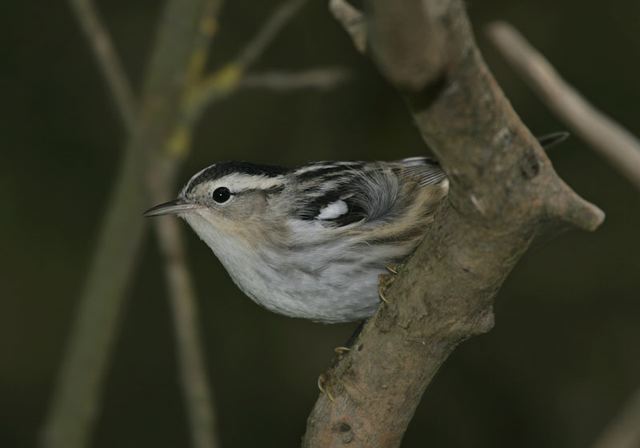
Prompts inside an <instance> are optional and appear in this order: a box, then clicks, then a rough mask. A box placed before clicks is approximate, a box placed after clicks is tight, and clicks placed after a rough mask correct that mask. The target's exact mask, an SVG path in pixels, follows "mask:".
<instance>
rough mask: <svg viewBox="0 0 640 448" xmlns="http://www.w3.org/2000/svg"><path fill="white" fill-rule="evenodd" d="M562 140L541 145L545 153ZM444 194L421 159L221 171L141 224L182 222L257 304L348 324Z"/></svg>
mask: <svg viewBox="0 0 640 448" xmlns="http://www.w3.org/2000/svg"><path fill="white" fill-rule="evenodd" d="M566 137H567V134H566V133H555V134H549V135H545V136H542V137H540V138H539V140H540V143H541V144H542V145H543V146H545V147H550V146H553V145H555V144H557V143H559V142H561V141H563V140H564V139H566ZM448 186H449V184H448V181H447V179H446V177H445V174H444V172H443V171H442V170H441V169H440V167H439V166H438V164H437V163H436V162H434V161H433V160H430V159H427V158H424V157H414V158H411V159H404V160H399V161H395V162H316V163H310V164H308V165H304V166H301V167H299V168H295V169H288V168H282V167H275V166H265V165H257V164H252V163H245V162H223V163H216V164H214V165H211V166H210V167H208V168H206V169H204V170H202V171H200V172H199V173H197V174H196V175H195V176H193V177H192V178H191V180H189V182H188V183H187V185H186V186H185V187H184V188H183V189H182V191H181V193H180V195H179V197H178V199H176V200H175V201H171V202H169V203H166V204H161V205H159V206H157V207H154V208H152V209H150V210H148V211H147V215H148V216H155V215H162V214H169V213H171V214H177V215H179V216H181V217H182V218H184V219H185V220H186V221H187V222H188V223H189V225H190V226H191V227H192V228H193V229H194V230H195V231H196V233H197V234H198V235H199V236H200V237H201V238H202V239H203V240H204V241H205V242H206V243H207V245H208V246H209V247H210V248H211V249H212V250H213V252H214V253H215V254H216V256H217V257H218V258H219V259H220V261H221V262H222V264H223V265H224V266H225V268H226V269H227V272H228V273H229V275H230V276H231V277H232V278H233V280H234V281H235V283H236V284H237V285H238V286H239V287H240V289H242V291H244V292H245V293H246V294H247V295H248V296H249V297H251V298H252V299H253V300H254V301H256V302H257V303H259V304H260V305H262V306H264V307H266V308H268V309H270V310H272V311H275V312H277V313H281V314H285V315H288V316H294V317H302V318H307V319H312V320H315V321H321V322H329V323H330V322H347V321H354V320H360V319H364V318H366V317H368V316H370V315H371V314H373V313H374V311H375V310H376V308H377V306H378V304H379V297H378V288H377V285H378V276H379V275H380V274H383V273H385V272H386V266H388V265H391V264H396V263H399V262H402V261H403V260H404V259H405V258H406V257H407V256H408V255H409V254H410V253H411V252H412V251H413V250H414V249H415V247H416V246H417V245H418V243H419V242H420V240H421V239H422V238H423V236H424V234H425V231H427V226H428V224H429V222H430V221H431V219H432V217H433V213H434V210H435V208H436V207H437V206H438V204H440V203H441V201H442V200H443V199H444V198H445V196H446V195H447V191H448Z"/></svg>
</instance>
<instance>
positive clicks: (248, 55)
mask: <svg viewBox="0 0 640 448" xmlns="http://www.w3.org/2000/svg"><path fill="white" fill-rule="evenodd" d="M306 2H307V0H286V1H285V2H283V3H282V4H281V5H280V6H278V8H276V10H275V11H274V12H273V13H272V14H271V16H270V17H269V18H268V19H267V20H266V21H265V22H264V24H262V26H261V27H260V29H259V30H258V32H257V33H256V35H255V36H254V37H253V39H251V40H250V41H249V43H248V44H247V45H246V46H245V47H244V49H243V50H242V51H241V52H240V55H239V56H238V57H237V58H236V59H235V61H234V62H235V64H236V65H237V66H238V67H242V68H245V69H246V68H248V67H250V66H252V65H253V64H255V62H256V61H257V60H258V58H259V57H260V56H262V54H263V53H264V51H265V50H266V49H267V47H268V46H269V45H270V44H271V43H272V42H273V40H274V39H275V38H276V36H277V35H278V34H280V31H282V29H283V28H284V27H285V25H286V24H287V23H289V21H290V20H291V19H293V17H294V16H295V15H296V14H297V13H298V12H299V11H300V9H301V8H302V6H303V5H304V4H305V3H306Z"/></svg>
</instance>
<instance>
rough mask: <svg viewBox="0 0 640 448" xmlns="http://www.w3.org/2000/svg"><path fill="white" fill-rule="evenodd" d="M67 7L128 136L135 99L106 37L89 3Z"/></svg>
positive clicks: (81, 0)
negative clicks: (102, 78) (88, 46)
mask: <svg viewBox="0 0 640 448" xmlns="http://www.w3.org/2000/svg"><path fill="white" fill-rule="evenodd" d="M69 4H70V5H71V8H72V9H73V12H74V13H75V15H76V18H77V20H78V23H79V24H80V26H81V27H82V31H84V34H85V36H86V37H87V40H88V41H89V43H90V44H91V49H92V50H93V53H94V54H95V58H96V61H97V62H98V64H99V65H100V71H101V72H102V74H103V75H104V77H105V80H106V82H107V85H108V86H109V90H110V91H111V98H112V99H113V101H114V103H115V106H116V111H117V112H118V114H119V115H120V117H121V118H122V122H123V123H124V126H125V128H126V129H127V131H129V132H131V131H132V130H133V126H134V125H135V121H136V107H135V99H134V95H133V91H132V89H131V85H130V84H129V81H128V80H127V75H126V73H125V71H124V68H123V67H122V63H121V62H120V58H118V54H117V53H116V51H115V49H114V48H113V43H112V42H111V39H110V37H109V33H108V32H107V30H106V29H105V27H104V26H103V25H102V21H101V20H100V16H99V14H98V11H97V10H96V8H95V5H94V4H93V1H92V0H69Z"/></svg>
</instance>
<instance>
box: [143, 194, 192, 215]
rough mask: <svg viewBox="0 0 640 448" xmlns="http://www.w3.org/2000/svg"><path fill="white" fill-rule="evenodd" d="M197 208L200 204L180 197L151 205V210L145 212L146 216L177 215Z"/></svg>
mask: <svg viewBox="0 0 640 448" xmlns="http://www.w3.org/2000/svg"><path fill="white" fill-rule="evenodd" d="M196 208H199V206H198V204H193V203H190V202H186V201H185V200H184V199H180V198H178V199H174V200H173V201H169V202H165V203H164V204H160V205H156V206H155V207H151V208H150V209H149V210H147V211H146V212H144V216H147V217H149V216H161V215H176V214H178V213H183V212H188V211H190V210H194V209H196Z"/></svg>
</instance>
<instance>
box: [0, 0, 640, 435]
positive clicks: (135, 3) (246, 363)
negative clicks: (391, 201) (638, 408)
mask: <svg viewBox="0 0 640 448" xmlns="http://www.w3.org/2000/svg"><path fill="white" fill-rule="evenodd" d="M161 3H162V2H158V1H152V0H110V1H106V0H103V1H100V2H99V5H98V6H99V7H100V10H101V11H102V13H103V16H104V19H105V21H106V22H107V24H108V26H109V27H110V30H111V31H112V34H113V36H114V39H115V43H116V46H117V48H118V50H119V51H120V53H121V55H122V57H123V59H124V62H125V65H126V67H127V70H128V73H129V74H130V76H131V78H132V79H133V81H134V83H135V85H136V87H137V88H139V87H140V83H141V80H142V76H143V69H144V67H145V64H146V62H147V55H148V51H149V49H150V47H151V45H152V44H153V36H154V27H155V24H156V22H157V19H158V15H159V12H160V8H161ZM276 4H277V3H276V2H275V1H272V0H270V1H263V2H250V1H249V0H238V1H234V2H230V1H229V2H226V5H225V7H224V10H223V13H222V15H221V18H220V21H221V29H220V32H219V34H218V38H217V39H216V41H215V43H214V46H213V48H212V55H213V60H212V66H213V67H215V66H219V65H220V64H222V63H224V62H225V61H227V60H228V59H229V58H230V57H231V56H233V55H234V54H235V52H236V51H237V50H238V49H239V48H241V47H242V45H243V43H244V42H245V41H246V40H247V39H248V38H249V37H250V36H251V35H252V33H253V32H254V31H255V29H256V28H257V27H258V26H259V24H261V23H262V21H263V20H264V18H265V17H266V16H267V15H268V14H269V12H270V11H271V10H272V9H273V7H274V6H275V5H276ZM469 11H470V15H471V18H472V21H473V24H474V26H475V29H476V33H477V34H478V37H479V42H480V45H481V48H482V50H483V52H484V53H485V56H486V58H487V60H488V62H489V64H490V66H491V67H492V69H493V70H494V72H495V74H496V76H497V78H498V80H499V81H500V83H501V84H502V86H503V88H504V89H505V90H506V92H507V95H508V96H509V97H510V99H511V101H512V103H513V104H514V106H515V108H516V110H517V111H518V112H519V113H520V115H521V116H522V117H523V119H524V120H525V122H526V123H527V124H528V125H529V126H530V128H531V129H532V130H533V131H534V132H535V133H538V134H543V133H546V132H551V131H557V130H561V129H564V127H563V125H562V124H561V123H559V122H557V121H556V120H555V119H554V118H553V117H552V116H551V114H550V113H549V112H548V111H547V110H546V109H545V107H544V106H543V105H542V104H541V103H540V102H539V101H538V100H537V99H536V98H535V96H534V95H533V94H532V93H531V92H530V91H529V90H528V89H527V88H526V86H525V85H524V84H523V83H522V82H521V81H520V80H519V79H518V78H517V77H516V76H515V75H514V74H513V72H511V71H510V70H509V69H508V68H507V66H506V65H505V64H504V63H503V61H502V60H501V59H500V57H499V56H498V55H497V54H496V52H495V51H494V50H493V49H492V48H490V46H489V45H488V44H487V42H486V40H485V39H484V38H483V36H482V29H483V26H484V25H485V24H487V23H488V22H489V21H491V20H495V19H504V20H508V21H510V22H511V23H513V24H514V25H515V26H516V27H518V28H519V29H520V30H521V31H522V32H523V33H524V35H525V36H527V37H528V38H529V39H530V41H531V42H532V43H533V44H534V45H535V46H536V47H537V48H538V49H540V50H541V51H542V52H543V53H544V54H545V55H546V56H547V57H548V58H549V59H550V60H551V62H552V63H553V64H554V65H555V66H556V68H557V69H558V70H559V71H560V72H561V73H562V74H563V75H564V76H565V78H566V79H568V80H569V81H570V82H571V83H573V85H574V86H576V87H577V89H578V90H580V91H581V92H582V93H583V94H584V95H585V96H586V97H587V98H589V99H590V100H591V101H592V102H593V103H594V104H596V105H597V106H598V107H600V108H601V109H602V110H604V111H606V112H608V113H609V114H610V115H611V116H613V117H614V118H615V119H616V120H618V121H619V122H620V123H622V124H623V125H624V126H626V127H628V128H629V129H630V130H631V131H632V132H633V133H635V134H636V135H640V113H639V112H638V110H639V109H638V104H639V103H640V89H639V88H638V80H639V79H640V34H638V30H639V29H640V3H639V2H637V1H632V0H613V1H609V2H605V3H602V2H596V1H584V0H565V1H551V0H544V1H541V0H527V1H519V2H510V1H507V0H491V1H488V0H487V1H483V2H469ZM0 21H1V25H0V30H1V31H0V33H2V42H3V43H2V46H1V47H0V61H1V62H0V67H1V70H0V85H1V89H2V93H1V95H2V96H1V97H2V106H1V108H0V114H1V116H0V129H1V132H0V139H1V141H2V149H1V150H0V203H1V204H2V211H1V212H0V216H1V219H0V234H1V235H2V240H1V243H0V248H1V253H2V256H1V257H0V278H1V284H0V288H1V289H0V291H1V293H0V294H1V299H0V446H3V447H23V446H32V445H34V444H35V442H36V439H37V434H38V430H39V428H40V426H41V424H42V420H43V417H44V413H45V410H46V405H47V403H48V400H49V398H50V394H51V390H52V386H53V379H54V377H55V374H56V373H57V369H58V367H59V363H60V360H61V356H62V353H63V350H64V347H65V341H66V337H67V334H68V330H69V328H70V324H71V322H72V320H73V318H74V311H75V308H76V305H77V300H78V297H79V293H80V291H81V287H82V284H83V281H84V278H85V274H86V272H87V270H88V264H89V261H90V259H91V254H92V251H93V248H94V245H95V238H96V235H97V231H98V229H99V225H100V221H101V219H102V216H103V213H104V211H105V207H106V201H107V198H108V194H109V191H110V187H111V185H112V183H113V180H114V176H115V175H116V173H117V168H118V166H119V164H118V162H119V159H120V156H121V155H122V150H123V142H124V141H125V133H124V130H123V128H122V126H121V124H120V121H119V119H118V117H117V115H116V114H115V113H114V108H113V107H112V103H111V101H110V98H109V97H108V94H107V90H106V88H105V84H104V82H103V79H102V77H101V75H100V73H99V72H98V69H97V65H96V63H95V61H94V58H93V56H92V54H91V52H90V50H89V47H88V45H87V43H86V41H85V39H84V37H83V35H82V34H81V32H80V31H79V29H78V26H77V23H76V21H75V20H74V17H73V16H72V14H71V13H70V11H69V8H68V6H67V4H66V2H60V1H58V2H35V1H22V2H19V1H13V2H11V1H9V2H3V5H2V14H1V15H0ZM329 65H332V66H334V65H342V66H345V67H348V68H349V69H350V70H351V71H352V72H353V75H354V77H353V80H352V81H351V82H350V83H348V84H345V85H342V86H340V87H338V88H336V89H334V90H331V91H328V92H319V91H312V90H307V91H295V93H287V94H277V93H273V92H265V91H244V92H240V93H238V94H236V95H234V96H232V97H231V98H229V99H227V100H225V101H224V102H221V103H218V104H216V105H215V106H214V107H213V108H211V109H210V110H209V111H208V112H207V113H206V115H205V116H204V118H203V120H202V121H201V123H200V126H199V128H198V132H197V135H196V139H195V142H194V150H193V153H192V155H191V157H190V159H189V160H188V162H187V163H186V165H185V167H184V170H183V171H182V174H181V176H180V178H181V181H184V180H187V179H188V178H189V177H190V175H191V174H192V173H194V172H195V171H196V170H198V169H200V168H202V167H203V166H205V165H207V164H209V163H211V162H213V161H216V160H220V159H241V160H251V161H256V162H263V163H276V164H287V165H295V164H299V163H303V162H305V161H310V160H317V159H332V158H348V159H376V158H382V159H390V158H399V157H404V156H411V155H417V154H421V153H423V152H424V151H425V148H424V146H423V144H422V142H421V140H420V138H419V136H418V133H417V131H416V130H415V129H414V127H413V125H412V123H411V119H410V117H409V115H408V114H407V111H406V110H405V107H404V105H403V103H402V101H401V100H400V98H399V97H398V95H397V94H396V92H395V91H393V90H392V89H391V88H390V87H389V86H388V85H386V84H385V82H384V81H383V80H382V79H381V78H380V76H379V75H378V74H377V73H376V71H375V70H374V69H373V67H372V65H371V64H370V63H369V62H368V61H367V60H366V59H365V58H363V57H361V56H359V55H358V54H356V52H355V51H354V49H353V46H352V45H351V42H350V41H349V40H348V38H347V36H346V35H345V33H344V32H343V31H342V29H341V28H340V27H339V26H338V25H337V24H336V23H335V22H334V20H333V19H332V17H331V16H330V15H329V13H328V12H327V9H326V2H325V1H314V2H310V3H309V4H308V5H307V6H306V7H305V8H304V10H303V11H302V13H301V14H300V15H299V16H297V17H296V19H295V20H294V21H293V22H292V23H291V24H290V25H289V26H287V28H286V29H285V30H284V32H283V33H282V34H281V35H280V36H279V37H278V39H277V40H276V41H275V42H274V44H273V45H272V46H271V47H270V48H269V50H268V51H267V53H266V54H265V55H264V57H263V58H262V59H261V60H260V62H259V64H258V67H257V68H262V69H269V68H277V69H292V70H293V69H304V68H310V67H317V66H329ZM551 158H552V160H553V162H554V165H555V167H556V169H557V171H558V172H559V173H560V174H561V176H562V177H564V179H565V180H566V181H567V182H568V183H569V184H570V185H572V186H573V187H574V188H575V189H576V190H577V191H578V192H579V193H580V194H582V195H583V196H584V197H586V198H588V199H589V200H591V201H593V202H595V203H596V204H598V205H599V206H600V207H601V208H603V209H604V210H605V211H606V213H607V220H606V222H605V224H604V225H603V227H602V228H601V229H600V230H598V231H597V232H596V233H593V234H589V233H582V232H578V231H575V232H571V233H567V234H564V235H561V236H560V237H558V238H556V239H555V240H553V241H550V242H546V243H544V244H542V245H539V246H538V247H537V248H535V249H534V250H533V251H531V252H529V253H528V254H527V255H526V256H525V258H524V259H523V260H522V262H521V263H520V264H519V265H518V266H517V268H516V270H515V271H514V272H513V274H512V275H511V276H510V278H509V279H508V281H507V283H506V284H505V286H504V287H503V289H502V291H501V292H500V294H499V296H498V299H497V305H496V312H497V325H496V327H495V329H494V330H493V331H492V332H491V333H490V334H488V335H486V336H482V337H478V338H474V339H473V340H470V341H468V342H466V343H465V344H463V345H462V346H461V347H460V348H459V350H457V351H456V352H455V353H454V354H453V356H452V357H451V358H450V360H449V361H448V362H447V363H446V365H445V366H444V368H442V369H441V370H440V372H439V373H438V375H437V377H436V379H435V381H434V382H433V383H432V385H431V386H430V387H429V389H428V391H427V393H426V395H425V398H424V400H423V403H422V404H421V406H420V407H419V409H418V412H417V415H416V417H415V419H414V421H413V423H412V424H411V426H410V428H409V431H408V432H407V434H406V438H405V442H404V445H403V446H405V447H419V446H425V445H427V444H428V446H431V447H512V446H518V447H541V446H544V447H584V446H588V445H589V444H590V443H592V442H593V440H594V439H595V438H596V437H597V435H598V434H599V433H600V432H601V431H602V430H603V428H604V427H605V426H606V424H607V423H608V422H609V421H610V419H611V418H612V417H613V416H614V415H615V414H616V412H617V411H619V410H620V408H621V407H622V406H623V404H624V403H625V401H626V399H627V398H628V397H629V396H630V395H631V394H632V392H633V391H634V390H636V388H639V387H640V325H639V324H640V300H639V299H640V275H639V274H640V257H639V250H638V249H640V236H639V234H638V229H640V195H639V194H638V192H637V191H634V190H633V188H632V186H631V184H630V183H628V182H626V181H625V180H624V179H622V178H621V177H620V176H619V175H618V174H617V173H616V172H614V171H613V170H612V168H611V167H610V166H609V165H608V164H607V162H606V161H605V160H603V159H602V158H600V157H599V156H597V155H595V154H594V153H593V152H592V151H591V149H590V148H588V147H587V146H586V145H585V144H583V143H582V142H581V141H579V140H578V139H577V138H572V139H571V140H569V141H568V142H566V143H564V144H563V145H562V146H560V147H558V148H555V149H554V150H553V152H552V154H551ZM185 230H186V229H185ZM186 233H187V241H188V251H189V259H190V263H191V266H192V269H193V272H194V275H195V279H196V286H197V291H198V296H199V306H200V311H201V314H200V321H201V325H202V329H203V337H204V341H205V347H206V355H207V362H208V368H209V374H210V378H211V381H212V384H213V388H214V391H215V404H216V408H217V412H218V414H219V424H220V428H221V437H222V441H223V445H224V446H225V447H254V446H264V447H267V446H273V447H289V446H297V444H298V443H299V439H300V436H301V434H302V433H303V430H304V425H305V420H306V418H307V414H308V412H309V410H310V408H311V406H312V405H313V403H314V401H315V398H316V396H317V393H318V391H317V388H316V379H317V377H318V375H319V373H320V372H322V371H323V370H324V369H325V368H326V367H327V366H328V365H329V362H330V359H331V357H332V355H333V353H332V349H333V347H334V346H336V345H340V344H342V343H343V342H344V341H345V340H346V338H347V337H348V336H349V335H350V333H351V332H352V330H353V326H349V325H341V326H323V325H319V324H313V323H310V322H305V321H301V320H294V319H289V318H285V317H281V316H277V315H274V314H270V313H268V312H266V311H264V310H262V309H261V308H259V307H258V306H256V305H254V304H253V303H252V302H251V301H250V300H248V299H247V298H246V297H244V296H243V295H242V293H240V292H239V290H238V289H237V288H236V287H235V286H234V285H233V284H232V282H231V280H230V279H229V278H228V277H227V275H226V273H225V272H224V270H223V269H222V267H221V266H220V264H219V263H218V262H217V260H216V259H215V257H214V256H213V255H212V254H211V253H210V251H209V249H208V248H207V247H206V246H205V245H204V244H202V243H201V242H200V241H199V240H198V239H197V237H195V235H194V234H192V233H190V232H186ZM174 348H175V347H174V342H173V329H172V323H171V319H170V315H169V307H168V303H167V300H166V296H165V281H164V277H163V271H162V268H161V261H160V258H159V256H158V252H157V250H156V248H155V244H154V242H153V241H152V239H151V237H148V241H147V244H146V245H145V249H144V254H143V256H142V257H141V263H140V268H139V270H138V271H137V273H136V275H135V282H134V284H133V285H132V287H131V288H130V291H129V297H128V301H127V306H126V309H125V314H124V315H123V318H122V326H121V332H120V334H119V337H118V342H117V346H116V347H115V357H114V360H113V365H112V368H111V369H110V371H109V374H108V379H107V385H106V391H105V394H104V396H105V400H104V407H103V410H102V413H101V415H100V419H99V423H98V427H97V431H96V433H95V435H94V439H93V440H94V443H93V445H94V446H96V447H112V446H118V447H139V446H156V447H177V446H187V444H188V440H189V434H188V429H187V424H186V416H185V409H184V405H183V402H182V400H181V394H180V390H179V386H178V382H177V375H176V360H175V352H174Z"/></svg>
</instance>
